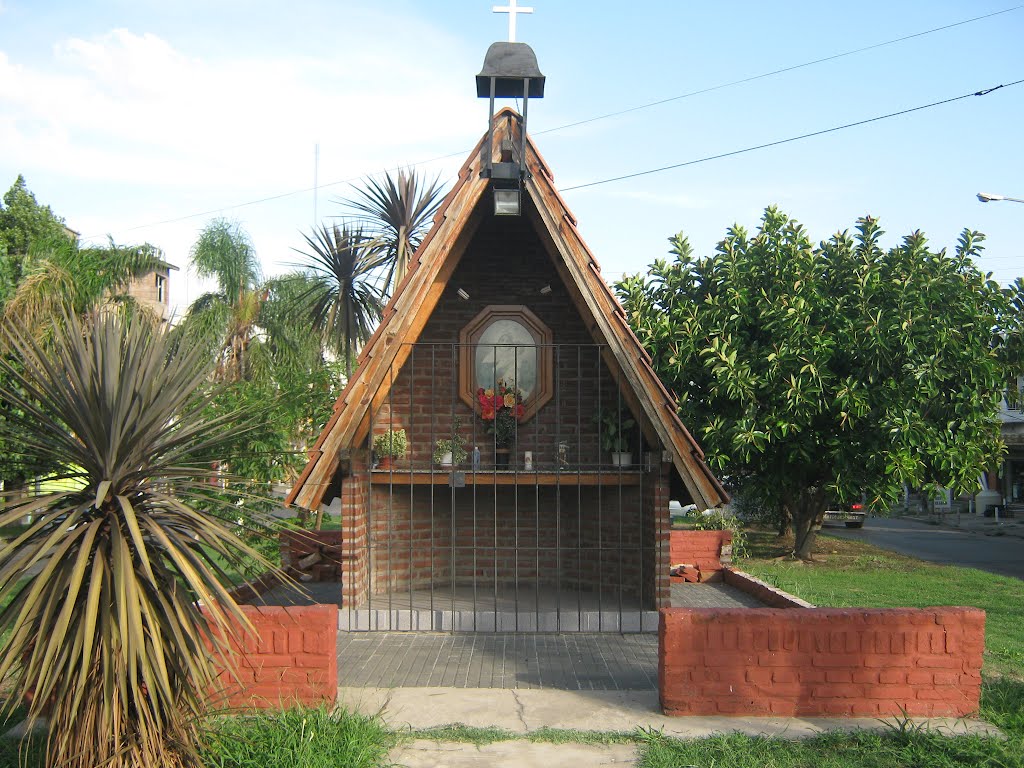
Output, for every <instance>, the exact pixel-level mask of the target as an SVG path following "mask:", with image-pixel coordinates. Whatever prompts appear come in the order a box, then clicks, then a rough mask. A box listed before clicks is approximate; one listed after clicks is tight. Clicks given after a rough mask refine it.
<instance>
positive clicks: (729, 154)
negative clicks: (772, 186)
mask: <svg viewBox="0 0 1024 768" xmlns="http://www.w3.org/2000/svg"><path fill="white" fill-rule="evenodd" d="M1020 83H1024V79H1021V80H1015V81H1013V82H1012V83H1005V84H1003V85H996V86H993V87H992V88H985V89H983V90H980V91H974V92H972V93H965V94H963V95H962V96H954V97H953V98H951V99H943V100H942V101H933V102H932V103H931V104H922V105H921V106H919V107H910V108H909V109H901V110H900V111H899V112H890V113H889V114H887V115H878V116H877V117H869V118H867V119H866V120H858V121H857V122H855V123H846V124H844V125H837V126H834V127H832V128H823V129H822V130H820V131H813V132H811V133H803V134H800V135H799V136H790V137H789V138H788V139H779V140H778V141H769V142H767V143H765V144H757V145H755V146H753V147H744V148H743V149H734V150H732V151H731V152H722V153H721V154H718V155H708V156H707V157H700V158H697V159H696V160H687V161H685V162H682V163H673V164H672V165H663V166H661V167H660V168H651V169H649V170H646V171H637V172H636V173H627V174H624V175H622V176H613V177H612V178H609V179H601V180H599V181H589V182H587V183H586V184H576V185H575V186H572V187H564V188H562V189H561V190H559V191H560V192H571V191H572V190H574V189H585V188H587V187H596V186H598V185H599V184H610V183H611V182H613V181H624V180H625V179H635V178H636V177H637V176H648V175H650V174H652V173H661V172H662V171H671V170H673V169H675V168H685V167H686V166H688V165H697V164H698V163H706V162H708V161H709V160H721V159H722V158H724V157H733V156H735V155H742V154H746V153H747V152H754V151H755V150H758V149H767V148H768V147H777V146H779V145H780V144H789V143H791V142H794V141H800V140H801V139H809V138H811V137H813V136H822V135H824V134H826V133H835V132H836V131H842V130H845V129H847V128H855V127H857V126H858V125H867V124H868V123H877V122H878V121H879V120H888V119H889V118H890V117H898V116H900V115H908V114H910V113H911V112H920V111H921V110H922V109H931V108H932V107H938V106H940V105H942V104H950V103H951V102H954V101H960V100H961V99H967V98H970V97H971V96H987V95H988V94H990V93H992V92H993V91H998V90H999V89H1000V88H1009V87H1010V86H1012V85H1019V84H1020Z"/></svg>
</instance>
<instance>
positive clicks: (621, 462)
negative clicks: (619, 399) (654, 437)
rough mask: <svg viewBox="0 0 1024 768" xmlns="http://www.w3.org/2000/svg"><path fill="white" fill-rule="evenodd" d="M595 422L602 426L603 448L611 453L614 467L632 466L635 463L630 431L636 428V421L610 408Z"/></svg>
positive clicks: (598, 416)
mask: <svg viewBox="0 0 1024 768" xmlns="http://www.w3.org/2000/svg"><path fill="white" fill-rule="evenodd" d="M594 421H595V422H596V423H598V424H600V426H601V447H602V448H603V449H604V450H606V451H608V452H609V453H611V455H612V466H614V467H628V466H630V465H631V464H632V463H633V453H632V450H631V449H630V444H631V442H632V441H631V440H630V430H632V429H633V428H634V427H636V421H635V420H634V419H633V418H632V417H631V416H630V415H629V413H628V412H625V413H624V412H622V411H621V410H612V409H610V408H609V409H603V410H602V411H601V412H600V413H598V414H597V415H596V416H595V417H594Z"/></svg>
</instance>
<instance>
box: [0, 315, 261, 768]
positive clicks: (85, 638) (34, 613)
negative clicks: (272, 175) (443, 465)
mask: <svg viewBox="0 0 1024 768" xmlns="http://www.w3.org/2000/svg"><path fill="white" fill-rule="evenodd" d="M0 335H2V336H3V337H4V341H6V344H7V347H8V349H9V350H10V351H11V352H12V354H13V355H15V356H16V357H17V358H19V359H20V362H21V365H20V366H19V367H17V368H16V367H14V366H12V365H10V364H9V363H8V362H6V361H5V360H4V359H3V358H0V366H2V368H3V369H4V372H5V373H6V380H7V381H8V382H9V384H8V385H7V386H5V388H4V391H2V392H0V396H2V399H3V400H4V401H5V405H6V406H8V410H9V413H10V414H15V416H14V417H13V419H14V422H15V423H13V424H11V425H10V428H12V429H13V428H18V432H17V435H18V437H19V438H20V439H21V440H23V441H27V442H28V443H30V444H29V445H28V446H27V448H28V449H29V450H30V451H33V452H36V453H39V454H41V455H45V456H48V457H50V458H51V459H52V461H53V463H54V464H56V465H57V466H60V467H62V470H61V471H60V472H59V473H58V475H59V476H60V477H61V478H63V479H64V480H65V481H66V484H67V486H68V487H75V486H81V487H80V489H79V490H66V491H59V492H54V493H49V494H46V495H44V496H40V497H36V498H30V499H26V500H21V501H17V502H14V501H7V502H6V503H5V505H4V507H3V511H2V512H0V526H12V525H16V524H17V523H18V522H19V521H20V520H21V519H22V518H24V517H25V516H27V515H31V516H32V522H31V524H29V525H28V526H27V527H25V528H24V530H23V532H22V533H20V534H18V535H17V536H16V537H15V538H14V539H13V540H11V541H9V542H7V543H6V544H0V605H3V604H5V603H7V604H6V607H5V608H4V609H3V610H2V611H0V633H3V634H4V635H6V639H5V640H4V642H3V645H2V659H0V680H3V681H4V683H5V684H6V686H7V690H8V698H7V705H6V706H7V707H8V708H9V709H10V708H13V707H14V706H16V705H17V704H18V703H20V702H22V701H28V702H29V704H28V710H29V717H30V719H33V720H34V719H35V718H38V717H39V716H41V715H47V716H48V718H49V723H50V729H49V734H50V735H49V742H48V745H47V751H48V763H49V764H50V765H53V766H57V765H60V766H71V767H72V768H93V767H94V766H111V767H113V768H119V767H125V768H126V767H127V766H192V765H198V764H199V763H198V753H197V746H198V745H199V743H200V740H201V736H202V731H201V729H202V721H201V717H202V715H203V714H204V713H205V712H206V710H207V705H208V696H209V695H210V692H211V689H212V684H213V682H214V680H215V676H216V673H217V671H218V668H219V666H220V664H221V662H222V660H221V659H220V658H219V654H218V652H217V650H218V649H219V650H220V651H222V652H225V653H226V652H227V650H226V641H225V640H223V639H218V638H222V637H225V636H230V635H231V634H232V631H233V630H232V629H231V628H232V627H243V628H245V627H248V623H247V621H246V619H245V617H244V615H243V614H242V613H241V611H240V610H239V609H238V606H237V605H236V604H235V603H234V601H233V600H232V599H231V597H230V596H229V594H228V592H227V591H226V589H225V587H224V586H223V584H224V583H225V582H226V580H225V578H224V576H225V574H224V573H223V571H222V568H223V564H224V563H229V564H236V565H238V566H239V567H241V566H242V563H243V559H248V560H249V561H250V562H255V563H258V564H259V566H260V567H264V568H269V567H270V564H269V563H267V562H266V560H264V559H263V558H262V557H260V556H259V555H258V554H257V553H256V552H255V551H254V550H252V549H251V548H250V547H248V546H247V545H246V544H245V543H243V542H242V541H241V540H240V539H239V538H238V537H237V536H235V535H234V534H233V533H232V532H231V531H230V530H229V529H228V527H227V526H226V525H225V524H223V523H222V522H221V521H220V520H218V519H217V516H216V515H211V514H208V513H205V512H202V511H199V509H200V508H203V509H204V510H207V511H208V510H209V509H210V504H212V503H215V502H214V500H213V499H212V498H211V494H210V489H211V486H210V476H211V474H212V471H211V470H210V464H209V456H210V455H211V452H213V453H215V452H216V450H217V446H218V445H220V444H221V443H222V442H224V441H225V440H229V439H231V438H232V437H237V431H238V430H239V429H241V428H242V427H241V426H239V425H238V424H237V423H235V422H234V421H233V420H232V417H231V415H227V416H225V417H224V418H222V419H217V420H209V421H203V420H202V418H201V417H200V412H201V409H202V407H203V405H204V403H205V398H204V397H201V396H198V395H197V392H198V391H199V390H200V388H201V387H202V385H203V384H204V382H205V381H206V380H207V376H208V373H209V364H208V363H209V362H212V361H209V360H208V359H207V360H204V359H203V358H202V349H201V348H199V347H194V346H193V347H190V346H187V345H179V346H177V347H173V346H172V345H170V344H169V343H168V336H167V333H166V331H165V330H163V329H160V328H158V327H156V326H154V325H153V324H151V323H149V322H146V321H144V320H141V319H139V318H136V319H135V320H126V319H124V318H123V317H122V316H119V315H115V314H113V313H103V314H101V315H100V316H99V317H98V318H96V319H95V320H94V321H92V322H90V323H88V324H87V323H85V322H84V321H82V320H79V319H76V318H75V317H70V318H63V319H62V320H61V321H60V322H58V323H55V328H54V332H53V334H52V335H51V338H50V341H49V342H48V343H47V344H46V346H45V347H43V346H42V343H41V342H39V341H37V340H36V339H35V338H33V337H32V336H29V335H27V334H25V333H23V332H22V331H20V330H18V329H17V328H15V327H14V326H11V325H6V326H4V327H3V328H2V330H0ZM7 601H9V603H8V602H7ZM200 604H201V605H202V608H200ZM225 633H227V635H225ZM211 647H212V648H213V649H214V651H215V652H214V653H212V654H211V652H210V649H211Z"/></svg>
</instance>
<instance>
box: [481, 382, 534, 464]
mask: <svg viewBox="0 0 1024 768" xmlns="http://www.w3.org/2000/svg"><path fill="white" fill-rule="evenodd" d="M476 401H477V404H478V405H479V406H480V418H481V419H483V421H484V424H485V431H486V432H487V434H489V435H494V466H496V467H499V468H504V467H508V464H509V446H511V445H512V443H514V442H515V439H516V432H517V430H518V425H519V420H520V419H521V418H523V413H524V411H525V409H524V407H523V393H522V391H521V390H519V389H516V388H515V387H509V386H506V384H505V382H504V381H502V380H501V379H498V385H497V386H496V387H494V388H493V389H490V388H488V389H484V388H483V387H480V388H479V389H477V391H476Z"/></svg>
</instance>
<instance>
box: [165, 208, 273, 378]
mask: <svg viewBox="0 0 1024 768" xmlns="http://www.w3.org/2000/svg"><path fill="white" fill-rule="evenodd" d="M191 258H192V265H193V267H194V268H195V271H196V274H197V275H199V277H212V278H214V279H215V280H216V281H217V290H216V291H214V292H211V293H205V294H203V295H202V296H200V297H199V298H198V299H196V300H195V301H194V302H193V303H192V306H190V307H189V308H188V312H187V314H186V320H185V325H186V331H185V332H186V334H187V335H188V337H189V338H190V339H191V340H192V342H193V343H196V342H199V341H201V340H206V341H207V343H210V344H213V345H214V346H215V347H217V348H218V350H217V355H218V365H217V368H216V372H215V375H216V378H217V380H219V381H238V380H239V379H242V378H245V376H246V375H247V362H248V361H247V353H248V349H249V344H250V342H251V340H252V336H253V333H254V332H255V328H256V323H257V320H258V318H259V313H260V305H261V304H262V302H263V300H264V298H266V291H265V289H264V288H263V286H262V277H261V274H260V266H259V260H258V259H257V257H256V250H255V249H254V248H253V245H252V242H251V241H250V240H249V236H248V235H247V234H246V233H245V231H244V230H242V228H241V227H240V226H239V225H238V224H237V223H235V222H230V221H227V220H226V219H214V220H213V221H211V222H210V223H209V224H207V225H206V227H204V228H203V231H202V232H200V234H199V239H198V240H196V242H195V244H194V245H193V246H192V251H191Z"/></svg>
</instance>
